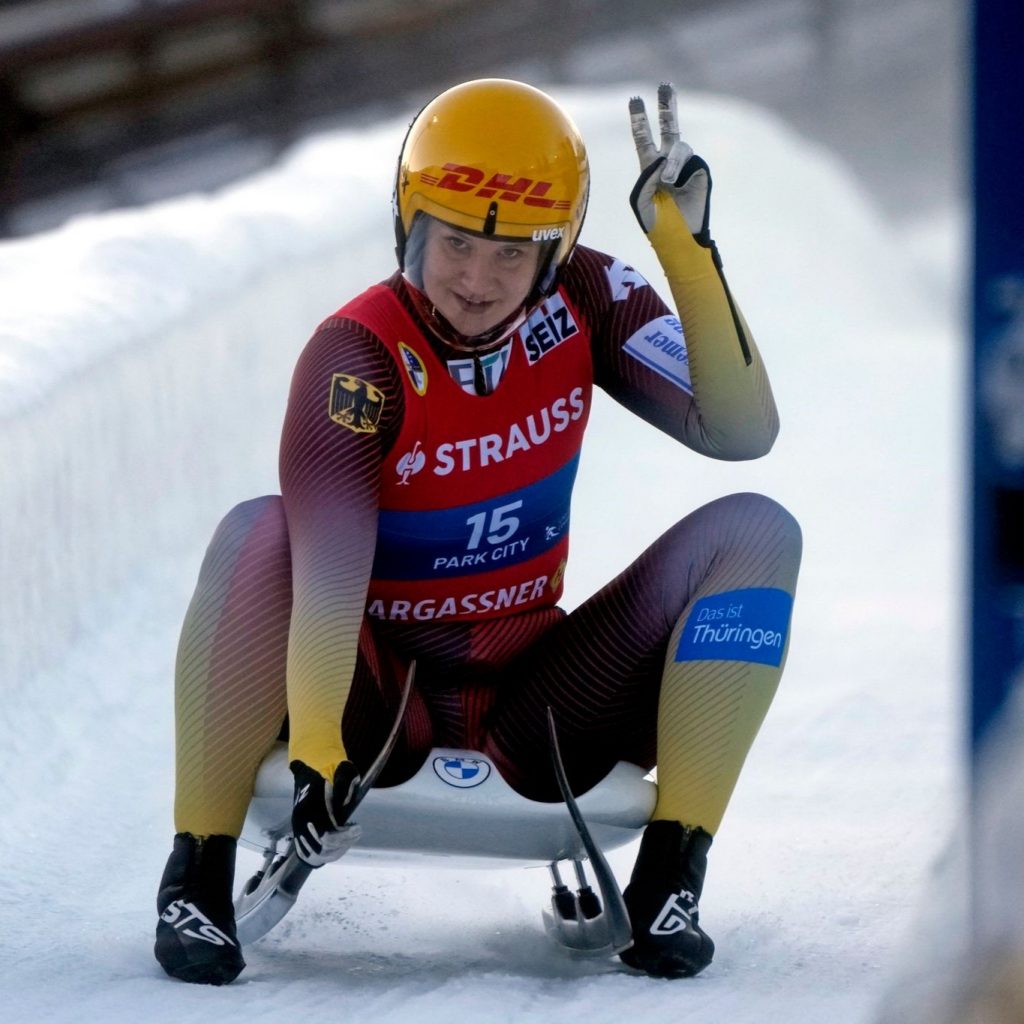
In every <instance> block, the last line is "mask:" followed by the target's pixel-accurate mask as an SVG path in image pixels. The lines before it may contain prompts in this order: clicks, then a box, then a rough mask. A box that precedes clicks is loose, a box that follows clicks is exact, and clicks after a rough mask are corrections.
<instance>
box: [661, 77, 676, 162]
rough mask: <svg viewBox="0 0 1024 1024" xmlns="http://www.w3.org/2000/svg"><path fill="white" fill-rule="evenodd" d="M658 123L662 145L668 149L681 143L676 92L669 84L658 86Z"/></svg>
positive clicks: (663, 83) (664, 83)
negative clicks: (676, 143)
mask: <svg viewBox="0 0 1024 1024" xmlns="http://www.w3.org/2000/svg"><path fill="white" fill-rule="evenodd" d="M658 123H659V126H660V127H661V145H662V149H666V148H667V147H668V146H671V145H672V144H673V143H675V142H678V141H679V115H678V113H677V111H676V90H675V88H674V87H673V86H672V85H670V84H669V83H668V82H662V83H661V85H659V86H658Z"/></svg>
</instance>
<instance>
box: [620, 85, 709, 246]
mask: <svg viewBox="0 0 1024 1024" xmlns="http://www.w3.org/2000/svg"><path fill="white" fill-rule="evenodd" d="M629 120H630V125H631V127H632V129H633V142H634V144H635V145H636V152H637V156H638V157H639V158H640V177H639V178H638V179H637V182H636V185H634V186H633V191H632V192H631V193H630V196H629V202H630V205H631V206H632V207H633V212H634V213H635V214H636V218H637V220H638V221H639V222H640V227H642V228H643V229H644V231H645V232H649V231H650V230H651V229H652V228H653V227H654V222H655V219H656V216H657V211H656V207H655V204H654V195H655V193H656V192H662V193H667V194H668V195H670V196H671V197H672V199H673V200H674V201H675V204H676V206H677V207H678V208H679V212H680V213H681V214H682V215H683V218H684V220H685V221H686V223H687V226H688V227H689V229H690V232H691V234H693V236H694V237H695V238H696V239H697V241H698V242H700V243H701V244H702V245H711V236H710V234H709V230H708V221H709V218H710V212H711V172H710V170H709V169H708V165H707V164H706V163H705V162H704V161H703V160H702V159H701V158H700V157H699V156H694V153H693V149H692V148H691V147H690V146H689V145H687V143H685V142H683V140H682V139H680V138H679V117H678V114H677V113H676V91H675V88H674V87H673V86H671V85H669V84H668V83H667V82H663V83H662V84H661V85H659V86H658V126H659V128H660V129H661V145H660V146H659V147H656V146H655V145H654V138H653V137H652V135H651V126H650V123H649V122H648V120H647V111H646V110H645V109H644V101H643V100H642V99H640V97H639V96H634V97H633V98H632V99H631V100H630V101H629Z"/></svg>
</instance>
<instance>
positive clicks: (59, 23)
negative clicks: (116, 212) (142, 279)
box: [0, 0, 967, 237]
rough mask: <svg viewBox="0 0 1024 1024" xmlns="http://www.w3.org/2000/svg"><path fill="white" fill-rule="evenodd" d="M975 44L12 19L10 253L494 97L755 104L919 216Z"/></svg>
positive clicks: (953, 164) (766, 21) (955, 128)
mask: <svg viewBox="0 0 1024 1024" xmlns="http://www.w3.org/2000/svg"><path fill="white" fill-rule="evenodd" d="M966 32H967V24H966V3H965V0H631V3H630V4H629V5H628V9H627V5H625V4H623V3H622V2H621V0H515V2H514V3H510V2H508V0H0V236H6V237H17V236H23V235H28V234H32V233H34V232H38V231H42V230H46V229H48V228H53V227H56V226H59V225H60V224H62V223H63V222H64V221H66V220H67V219H68V218H69V217H72V216H74V215H76V214H79V213H85V212H90V211H97V210H104V209H110V208H114V207H124V206H133V205H139V204H144V203H148V202H152V201H154V200H158V199H162V198H166V197H168V196H172V195H177V194H180V193H183V192H189V191H194V190H207V189H214V188H217V187H218V186H221V185H225V184H227V183H229V182H231V181H233V180H236V179H238V178H240V177H244V176H246V175H248V174H251V173H253V172H254V171H257V170H259V169H261V168H263V167H266V166H268V165H269V164H271V163H273V161H274V160H275V159H276V158H277V157H278V156H279V154H280V153H281V152H282V151H283V150H285V149H286V148H287V147H288V146H289V145H291V144H292V143H293V142H295V141H296V140H297V139H299V138H301V137H304V136H306V135H308V134H310V133H314V132H317V131H319V130H323V129H328V128H336V127H343V126H346V125H352V124H356V125H366V124H367V123H372V122H373V120H374V119H378V118H383V117H385V116H394V115H395V114H405V113H407V114H409V116H410V117H411V115H412V114H413V113H414V112H415V110H416V109H417V108H418V106H420V105H421V104H422V103H423V102H425V101H426V100H427V99H429V98H430V97H431V96H432V95H433V94H435V93H436V92H438V91H440V90H441V89H442V88H445V87H446V86H448V85H450V84H452V83H453V82H455V81H458V80H461V79H464V78H468V77H478V76H485V75H498V76H504V77H515V78H522V79H524V80H527V81H531V82H534V83H536V84H538V85H584V86H586V85H607V84H612V83H614V82H620V81H621V82H623V83H630V84H639V85H645V86H646V87H647V89H648V90H649V92H650V95H651V97H653V93H654V88H655V85H656V83H657V82H658V81H660V80H663V79H667V80H671V81H673V82H675V84H676V85H677V86H678V87H679V88H680V89H683V90H685V89H696V90H706V91H710V92H717V93H723V94H726V95H730V96H733V97H740V98H746V99H749V100H751V101H755V102H757V103H758V104H760V105H762V106H765V107H768V108H769V109H771V110H774V111H776V112H777V113H778V114H779V115H780V116H781V117H783V118H784V119H786V120H787V121H788V122H789V123H790V124H792V125H793V126H794V127H795V128H797V129H798V130H799V131H801V132H802V133H804V134H805V135H807V136H808V137H810V138H812V139H814V140H816V141H819V142H820V143H822V144H823V145H825V146H827V147H828V148H830V149H832V150H834V151H835V152H836V153H837V154H838V155H839V156H840V157H841V158H842V159H843V160H844V161H845V162H846V163H848V164H849V165H850V166H851V167H852V168H853V169H854V171H855V172H856V173H857V175H858V176H859V178H860V179H861V181H862V182H863V184H864V186H865V188H866V189H867V190H869V191H870V193H871V195H872V196H873V198H874V200H875V202H876V204H877V205H878V206H880V208H881V209H882V211H883V212H884V213H887V214H890V215H892V216H894V217H900V218H907V217H914V216H917V215H924V214H926V213H927V212H928V211H929V210H930V209H933V208H936V207H939V206H945V207H947V208H948V206H949V203H950V200H951V199H952V200H959V199H960V198H961V196H962V194H963V191H964V187H965V183H964V178H965V172H964V167H963V163H962V159H961V157H962V154H963V153H964V152H965V151H966V147H965V145H964V133H965V128H964V123H965V117H964V113H965V103H966V97H965V69H966V66H967V61H966V55H965V45H966ZM624 105H625V97H624ZM625 125H626V122H625V118H624V131H623V145H629V137H628V134H627V132H626V129H625ZM684 134H685V129H684Z"/></svg>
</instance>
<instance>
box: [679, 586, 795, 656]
mask: <svg viewBox="0 0 1024 1024" xmlns="http://www.w3.org/2000/svg"><path fill="white" fill-rule="evenodd" d="M792 611H793V598H792V597H791V596H790V594H789V593H787V591H785V590H779V589H778V588H776V587H751V588H749V589H745V590H728V591H725V592H724V593H722V594H712V595H711V596H710V597H702V598H701V599H700V600H699V601H698V602H697V603H696V604H695V605H694V606H693V608H692V609H691V610H690V615H689V617H688V618H687V620H686V624H685V625H684V626H683V632H682V634H681V636H680V637H679V646H678V647H677V648H676V656H675V660H676V661H677V662H678V661H748V662H753V663H754V664H758V665H774V666H775V667H776V668H778V666H779V665H781V664H782V655H783V652H784V651H785V649H786V637H787V635H788V634H789V618H790V615H791V613H792Z"/></svg>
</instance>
